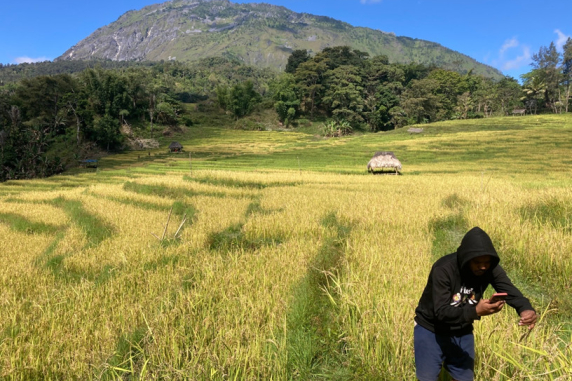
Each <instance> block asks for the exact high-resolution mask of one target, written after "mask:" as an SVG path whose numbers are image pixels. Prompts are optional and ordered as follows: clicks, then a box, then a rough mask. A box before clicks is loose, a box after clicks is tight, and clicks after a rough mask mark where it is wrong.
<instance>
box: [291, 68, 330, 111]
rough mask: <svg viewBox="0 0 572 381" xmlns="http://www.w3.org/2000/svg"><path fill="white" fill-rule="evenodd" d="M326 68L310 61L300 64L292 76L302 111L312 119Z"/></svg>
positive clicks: (319, 97) (319, 96) (318, 100)
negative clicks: (302, 106)
mask: <svg viewBox="0 0 572 381" xmlns="http://www.w3.org/2000/svg"><path fill="white" fill-rule="evenodd" d="M327 70H328V67H327V66H326V64H325V63H323V62H316V61H315V60H310V61H307V62H304V63H302V64H301V65H300V66H299V67H298V69H297V70H296V73H295V75H294V77H295V79H296V86H297V88H298V93H299V94H300V96H301V98H302V99H301V100H302V105H304V110H305V111H306V112H310V117H311V118H312V119H313V117H314V111H315V109H316V104H318V103H319V102H320V99H321V92H322V89H323V85H322V82H323V80H324V73H325V72H326V71H327Z"/></svg>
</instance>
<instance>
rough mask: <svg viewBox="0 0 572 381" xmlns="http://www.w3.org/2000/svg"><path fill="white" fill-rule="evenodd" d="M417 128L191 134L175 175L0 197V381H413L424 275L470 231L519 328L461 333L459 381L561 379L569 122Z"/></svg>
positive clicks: (486, 321)
mask: <svg viewBox="0 0 572 381" xmlns="http://www.w3.org/2000/svg"><path fill="white" fill-rule="evenodd" d="M479 123H480V124H479ZM423 127H425V129H426V134H425V135H422V136H410V135H408V134H407V133H405V132H390V133H385V134H366V135H360V136H354V137H349V138H344V139H338V140H334V139H330V140H322V139H317V138H316V137H313V136H311V135H307V134H302V133H292V132H290V133H283V132H258V133H253V132H244V131H228V134H225V133H224V131H223V132H221V131H219V130H216V129H212V130H210V131H211V132H210V134H211V135H209V134H208V133H207V132H208V131H209V130H208V129H206V130H205V131H207V132H203V134H204V135H200V134H199V131H197V136H195V137H191V138H189V140H188V141H187V142H186V143H184V145H185V149H186V150H187V151H192V153H193V155H194V156H193V157H194V159H193V161H192V163H191V162H189V158H188V157H187V156H186V155H185V156H184V157H179V156H174V157H172V156H167V155H159V151H157V152H152V153H151V155H148V156H147V157H145V156H143V157H141V154H140V153H128V154H125V155H118V156H113V157H109V158H107V159H105V160H103V161H102V164H103V168H101V169H100V170H98V171H97V172H91V173H88V172H86V173H79V172H71V173H70V174H67V175H62V176H56V177H53V178H49V179H39V180H31V181H18V182H7V183H5V184H0V261H1V263H2V266H1V267H0V289H1V291H2V292H1V293H0V378H1V379H7V380H155V379H157V380H158V379H161V380H163V379H166V380H325V379H332V380H415V367H414V360H413V317H414V309H415V307H416V305H417V302H418V299H419V297H420V295H421V292H422V290H423V288H424V286H425V282H426V279H427V276H428V274H429V269H430V266H431V264H432V263H433V261H434V260H436V259H437V258H438V257H439V256H441V255H445V254H448V253H449V252H452V251H454V250H455V249H456V247H457V246H458V244H459V242H460V238H461V237H462V235H463V234H464V232H465V231H466V230H468V229H469V228H470V227H472V226H480V227H481V228H483V229H484V230H485V231H487V232H488V233H489V234H490V235H491V237H492V239H493V241H494V243H495V246H496V247H497V250H498V252H499V255H500V256H501V263H502V264H503V266H504V267H505V268H506V269H507V272H508V273H509V275H510V276H511V278H512V279H513V281H514V283H515V284H516V285H517V286H518V287H519V288H521V290H522V291H523V292H524V293H525V295H527V296H528V297H529V298H530V299H531V301H532V302H533V305H534V306H535V307H537V310H538V312H539V314H540V315H541V318H540V322H539V324H538V325H537V327H536V328H535V329H534V330H533V331H532V332H531V333H530V334H526V332H527V330H526V328H523V327H519V326H518V325H517V323H518V316H517V315H516V313H515V312H514V310H512V309H511V308H506V309H505V310H503V311H502V312H501V313H500V314H498V315H493V316H489V317H485V318H483V319H482V320H481V321H480V322H477V323H475V333H476V335H475V337H476V350H477V359H476V364H477V370H476V373H477V379H478V380H571V379H572V360H571V358H572V312H571V309H572V302H571V301H570V295H571V280H570V279H571V278H572V177H571V176H570V175H571V174H572V167H571V164H572V160H571V159H570V154H571V153H572V139H570V137H572V118H570V117H568V116H545V117H536V116H531V117H525V118H501V119H496V120H487V121H466V122H454V123H453V122H449V123H443V124H436V125H427V126H423ZM233 142H236V144H234V143H233ZM376 150H391V151H394V152H395V153H396V155H397V156H398V158H400V159H401V161H402V163H403V166H404V168H403V173H404V175H403V176H391V175H386V176H371V175H367V176H366V175H364V172H365V165H366V164H367V160H369V158H370V157H371V156H372V154H373V153H374V152H375V151H376ZM191 165H192V171H191ZM169 215H170V219H169V224H168V226H167V229H165V225H166V221H167V219H168V217H169ZM184 219H186V222H185V223H184V224H182V225H181V222H182V221H183V220H184ZM179 228H180V229H179ZM177 230H178V235H177ZM163 236H164V237H163ZM175 236H177V237H178V238H175ZM162 238H163V239H162ZM489 291H491V290H489Z"/></svg>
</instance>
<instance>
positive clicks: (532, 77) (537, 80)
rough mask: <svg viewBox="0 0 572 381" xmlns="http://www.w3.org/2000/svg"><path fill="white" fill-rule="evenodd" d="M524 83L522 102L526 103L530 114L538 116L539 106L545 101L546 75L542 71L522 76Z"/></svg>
mask: <svg viewBox="0 0 572 381" xmlns="http://www.w3.org/2000/svg"><path fill="white" fill-rule="evenodd" d="M520 77H521V78H522V80H523V81H524V83H523V88H522V91H523V93H524V96H523V97H521V100H522V101H523V102H524V104H525V106H526V108H528V111H529V112H530V113H534V114H536V113H537V112H538V104H539V103H540V102H541V101H542V100H543V99H545V93H546V89H547V86H546V82H544V78H543V77H544V75H543V72H542V71H539V70H533V71H531V72H530V73H526V74H523V75H521V76H520Z"/></svg>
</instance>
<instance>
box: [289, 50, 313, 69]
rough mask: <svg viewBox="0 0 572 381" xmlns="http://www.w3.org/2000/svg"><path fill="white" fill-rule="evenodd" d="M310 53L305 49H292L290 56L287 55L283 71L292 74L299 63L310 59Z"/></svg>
mask: <svg viewBox="0 0 572 381" xmlns="http://www.w3.org/2000/svg"><path fill="white" fill-rule="evenodd" d="M311 58H312V57H310V54H309V53H308V51H307V50H306V49H303V50H294V51H293V52H292V54H290V57H288V63H287V64H286V69H284V71H285V72H286V73H290V74H294V73H295V72H296V69H297V68H298V66H300V64H302V63H304V62H307V61H309V60H310V59H311Z"/></svg>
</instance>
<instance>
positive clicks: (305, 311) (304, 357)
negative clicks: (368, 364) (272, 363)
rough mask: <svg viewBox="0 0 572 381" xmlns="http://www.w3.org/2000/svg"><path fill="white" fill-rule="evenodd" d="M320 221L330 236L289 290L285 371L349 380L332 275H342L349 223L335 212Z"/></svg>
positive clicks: (350, 374)
mask: <svg viewBox="0 0 572 381" xmlns="http://www.w3.org/2000/svg"><path fill="white" fill-rule="evenodd" d="M322 225H323V226H324V227H325V228H327V230H328V233H329V237H328V238H327V239H326V240H325V242H324V244H323V245H322V247H321V248H320V250H319V252H318V254H317V255H316V257H315V258H314V259H313V260H312V262H311V263H310V265H309V266H308V270H307V273H306V276H305V277H304V278H303V279H302V281H301V282H300V283H299V284H298V285H296V286H295V288H294V290H293V292H292V302H291V303H290V306H289V310H288V316H287V346H288V363H287V372H288V375H289V376H290V377H291V378H292V379H301V380H323V379H325V378H328V379H335V380H350V379H352V378H353V372H352V370H351V369H350V368H348V367H347V366H345V365H344V364H345V363H346V362H347V356H348V353H347V348H346V347H345V344H344V342H345V341H344V340H343V336H344V333H343V332H340V329H339V324H338V323H337V318H338V316H337V314H338V307H337V304H336V301H337V299H338V296H337V293H336V291H335V289H334V287H333V280H334V279H333V278H336V279H339V277H340V276H341V266H340V262H341V260H342V258H343V256H344V253H345V249H346V243H345V242H346V239H347V237H348V236H349V234H350V233H351V226H349V225H345V224H343V223H341V222H340V221H339V220H338V218H337V216H336V214H335V213H334V212H332V213H330V214H328V215H326V216H325V217H324V219H323V220H322ZM325 375H327V377H326V376H325Z"/></svg>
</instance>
